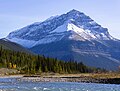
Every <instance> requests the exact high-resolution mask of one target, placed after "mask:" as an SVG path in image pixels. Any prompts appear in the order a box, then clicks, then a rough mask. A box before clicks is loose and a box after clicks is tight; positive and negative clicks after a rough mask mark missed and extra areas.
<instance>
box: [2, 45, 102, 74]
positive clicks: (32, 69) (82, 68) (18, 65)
mask: <svg viewBox="0 0 120 91" xmlns="http://www.w3.org/2000/svg"><path fill="white" fill-rule="evenodd" d="M0 67H5V68H10V69H18V70H19V71H20V72H21V73H28V74H39V73H42V72H54V73H88V72H98V71H104V70H101V69H96V68H90V67H87V66H86V65H84V64H83V63H82V62H80V63H77V62H74V61H68V62H64V61H60V60H57V59H53V58H49V57H44V56H40V55H32V54H26V53H23V52H16V51H11V50H6V49H3V48H2V47H0Z"/></svg>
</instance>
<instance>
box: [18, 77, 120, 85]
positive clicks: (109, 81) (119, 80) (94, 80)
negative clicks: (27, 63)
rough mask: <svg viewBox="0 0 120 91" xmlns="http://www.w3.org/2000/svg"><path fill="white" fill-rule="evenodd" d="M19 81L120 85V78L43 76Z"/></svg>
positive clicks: (19, 79) (22, 78)
mask: <svg viewBox="0 0 120 91" xmlns="http://www.w3.org/2000/svg"><path fill="white" fill-rule="evenodd" d="M17 80H18V81H21V82H23V81H25V82H82V83H102V84H120V78H104V79H101V78H92V77H41V76H23V77H21V78H17Z"/></svg>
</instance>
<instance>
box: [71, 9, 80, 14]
mask: <svg viewBox="0 0 120 91" xmlns="http://www.w3.org/2000/svg"><path fill="white" fill-rule="evenodd" d="M69 13H80V11H78V10H75V9H72V10H70V11H69Z"/></svg>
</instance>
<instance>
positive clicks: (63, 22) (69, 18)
mask: <svg viewBox="0 0 120 91" xmlns="http://www.w3.org/2000/svg"><path fill="white" fill-rule="evenodd" d="M6 39H8V40H10V41H13V42H16V43H18V44H20V45H22V46H24V47H27V48H29V49H30V50H32V51H33V52H34V53H37V54H41V55H43V54H44V55H45V56H49V57H54V58H58V59H62V60H65V61H66V60H75V61H83V63H85V64H87V65H89V66H95V67H101V68H105V69H109V70H116V69H118V66H119V65H120V56H119V55H120V41H119V40H117V39H115V38H113V37H112V36H111V35H110V34H109V32H108V29H107V28H103V27H102V26H101V25H100V24H98V23H96V22H95V21H94V20H93V19H91V18H90V17H89V16H87V15H85V14H84V13H82V12H79V11H77V10H71V11H69V12H68V13H66V14H62V15H59V16H56V17H52V18H49V19H47V20H45V21H43V22H40V23H34V24H31V25H28V26H26V27H24V28H22V29H19V30H17V31H13V32H11V33H10V34H9V35H8V36H7V38H6Z"/></svg>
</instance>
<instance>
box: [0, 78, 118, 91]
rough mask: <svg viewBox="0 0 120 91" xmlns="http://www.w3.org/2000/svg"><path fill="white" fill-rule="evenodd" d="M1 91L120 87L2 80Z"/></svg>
mask: <svg viewBox="0 0 120 91" xmlns="http://www.w3.org/2000/svg"><path fill="white" fill-rule="evenodd" d="M0 91H120V85H115V84H95V83H76V82H75V83H74V82H71V83H70V82H20V81H17V80H16V78H0Z"/></svg>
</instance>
